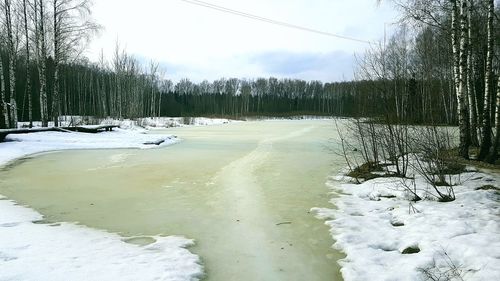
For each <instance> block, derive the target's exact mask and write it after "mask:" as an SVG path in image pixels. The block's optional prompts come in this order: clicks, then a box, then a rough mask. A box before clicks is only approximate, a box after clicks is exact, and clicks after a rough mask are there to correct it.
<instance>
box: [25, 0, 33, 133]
mask: <svg viewBox="0 0 500 281" xmlns="http://www.w3.org/2000/svg"><path fill="white" fill-rule="evenodd" d="M23 20H24V40H25V48H26V65H25V67H26V88H25V95H27V96H28V119H29V127H30V128H31V127H33V104H32V96H31V75H30V62H31V54H30V39H29V32H28V5H27V0H23Z"/></svg>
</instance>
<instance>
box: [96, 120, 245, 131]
mask: <svg viewBox="0 0 500 281" xmlns="http://www.w3.org/2000/svg"><path fill="white" fill-rule="evenodd" d="M232 122H241V121H236V120H230V119H223V118H205V117H148V118H139V119H137V120H129V119H125V120H115V119H105V120H103V121H102V122H101V124H102V125H119V126H120V127H121V128H127V129H131V128H136V127H139V128H146V129H149V130H153V129H164V128H171V127H184V126H211V125H222V124H228V123H232Z"/></svg>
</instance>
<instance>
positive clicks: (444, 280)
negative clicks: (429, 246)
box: [418, 249, 465, 281]
mask: <svg viewBox="0 0 500 281" xmlns="http://www.w3.org/2000/svg"><path fill="white" fill-rule="evenodd" d="M418 271H419V272H420V273H421V274H422V275H423V277H424V278H425V280H431V281H463V280H464V275H465V274H464V270H463V268H462V266H461V265H457V264H455V263H454V262H453V260H452V259H451V257H450V256H449V255H448V253H447V252H446V251H445V250H444V249H443V250H442V251H441V252H440V253H439V258H438V260H436V258H434V260H433V263H432V265H430V266H427V267H425V268H419V269H418Z"/></svg>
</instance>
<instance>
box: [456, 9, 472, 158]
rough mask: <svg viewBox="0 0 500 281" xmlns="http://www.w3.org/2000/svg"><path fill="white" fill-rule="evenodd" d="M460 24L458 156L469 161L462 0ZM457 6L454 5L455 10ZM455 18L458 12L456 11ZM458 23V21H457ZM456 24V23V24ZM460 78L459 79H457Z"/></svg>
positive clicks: (464, 10) (465, 29)
mask: <svg viewBox="0 0 500 281" xmlns="http://www.w3.org/2000/svg"><path fill="white" fill-rule="evenodd" d="M460 4H461V5H460V24H459V25H456V26H455V27H458V26H459V27H460V29H459V32H460V35H459V38H460V40H459V53H458V55H457V50H456V46H454V47H455V48H454V53H455V55H454V57H455V59H458V75H457V74H455V79H457V78H458V81H457V82H458V88H457V102H458V128H459V133H460V140H459V147H458V154H459V156H461V157H463V158H465V159H468V158H469V145H470V133H469V127H470V126H469V118H468V113H469V112H468V109H467V81H466V74H467V73H466V71H467V21H466V13H467V0H462V1H461V3H460ZM456 8H457V5H456V4H455V5H454V10H455V9H456ZM454 14H455V16H456V15H457V14H458V11H454ZM455 21H456V19H455ZM455 24H456V22H455ZM454 33H455V43H456V39H457V37H458V36H457V33H458V30H456V31H455V32H454ZM457 76H458V77H457Z"/></svg>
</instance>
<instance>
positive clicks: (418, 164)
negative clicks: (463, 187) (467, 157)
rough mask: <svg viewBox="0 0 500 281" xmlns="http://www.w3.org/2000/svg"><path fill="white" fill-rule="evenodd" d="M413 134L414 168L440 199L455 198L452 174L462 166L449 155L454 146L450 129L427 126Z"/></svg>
mask: <svg viewBox="0 0 500 281" xmlns="http://www.w3.org/2000/svg"><path fill="white" fill-rule="evenodd" d="M412 135H413V138H412V147H413V148H414V149H415V152H416V153H415V156H416V157H414V159H413V160H414V161H412V166H413V168H414V169H415V171H416V172H417V173H418V174H420V175H421V176H422V177H423V178H424V179H425V180H426V182H427V183H428V184H430V185H431V186H432V188H433V189H434V191H435V194H434V193H431V194H432V195H434V196H435V197H437V199H438V200H439V201H441V202H449V201H453V200H455V192H454V189H453V184H454V183H453V182H452V178H451V177H452V175H451V174H454V173H455V171H453V170H455V169H459V168H461V166H460V165H459V164H458V163H456V162H453V161H451V160H450V159H449V158H448V157H447V156H448V153H449V151H451V149H452V147H453V144H452V142H451V139H452V138H451V136H450V132H449V130H448V129H447V128H438V127H435V126H425V127H419V128H418V129H417V128H416V129H415V130H414V132H413V134H412ZM459 172H460V171H459Z"/></svg>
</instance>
